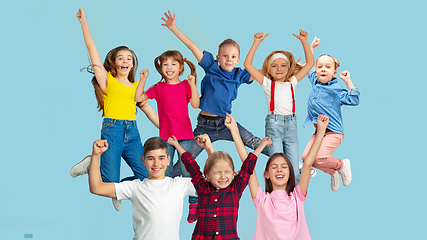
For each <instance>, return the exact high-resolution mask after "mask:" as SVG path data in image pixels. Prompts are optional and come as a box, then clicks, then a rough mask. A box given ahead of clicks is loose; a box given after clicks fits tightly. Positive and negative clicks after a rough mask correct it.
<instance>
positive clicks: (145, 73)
mask: <svg viewBox="0 0 427 240" xmlns="http://www.w3.org/2000/svg"><path fill="white" fill-rule="evenodd" d="M148 75H149V73H148V69H142V70H141V71H139V76H140V77H141V79H140V80H144V81H145V80H147V78H148Z"/></svg>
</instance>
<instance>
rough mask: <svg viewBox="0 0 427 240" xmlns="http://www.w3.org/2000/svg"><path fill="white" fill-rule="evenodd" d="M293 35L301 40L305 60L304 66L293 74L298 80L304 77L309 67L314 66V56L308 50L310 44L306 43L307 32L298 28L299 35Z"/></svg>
mask: <svg viewBox="0 0 427 240" xmlns="http://www.w3.org/2000/svg"><path fill="white" fill-rule="evenodd" d="M293 35H294V36H295V37H296V38H298V39H299V40H300V41H301V44H302V47H303V49H304V54H305V61H306V62H305V66H304V67H303V68H302V69H301V70H300V71H299V72H298V73H297V74H295V77H296V78H297V81H298V82H299V81H301V79H303V78H304V77H305V75H307V73H308V72H309V71H310V69H311V68H312V67H313V66H314V57H313V53H312V52H311V50H310V46H309V45H308V41H307V36H308V34H307V32H305V31H303V30H301V29H300V30H299V35H295V34H293Z"/></svg>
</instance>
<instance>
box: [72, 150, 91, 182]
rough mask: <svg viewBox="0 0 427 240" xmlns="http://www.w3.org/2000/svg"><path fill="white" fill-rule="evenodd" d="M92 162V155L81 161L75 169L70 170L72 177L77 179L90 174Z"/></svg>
mask: <svg viewBox="0 0 427 240" xmlns="http://www.w3.org/2000/svg"><path fill="white" fill-rule="evenodd" d="M91 160H92V157H91V156H90V155H88V156H86V157H85V158H83V160H81V161H80V162H79V163H77V164H76V165H74V167H72V168H71V170H70V175H71V177H73V178H75V177H78V176H80V175H83V174H86V173H87V172H88V166H89V165H90V161H91Z"/></svg>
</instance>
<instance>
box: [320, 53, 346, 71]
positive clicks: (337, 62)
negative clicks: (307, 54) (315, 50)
mask: <svg viewBox="0 0 427 240" xmlns="http://www.w3.org/2000/svg"><path fill="white" fill-rule="evenodd" d="M323 56H328V57H330V58H332V59H333V60H334V63H335V70H336V69H337V68H338V67H339V66H340V61H338V60H337V59H335V58H334V57H332V56H331V55H329V54H322V55H320V56H319V57H318V58H317V59H319V58H320V57H323ZM317 59H316V63H317Z"/></svg>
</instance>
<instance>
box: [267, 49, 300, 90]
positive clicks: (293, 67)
mask: <svg viewBox="0 0 427 240" xmlns="http://www.w3.org/2000/svg"><path fill="white" fill-rule="evenodd" d="M276 53H282V54H284V55H285V56H286V57H287V58H288V59H289V69H288V73H287V74H286V78H285V82H288V81H289V78H290V77H292V76H293V75H295V74H297V73H298V72H299V71H301V69H302V66H300V65H299V64H296V62H295V58H294V55H293V54H292V53H290V52H287V51H281V50H278V51H273V52H271V53H270V54H269V55H268V56H267V57H266V58H265V60H264V64H263V65H262V74H263V75H264V76H265V77H267V78H268V79H270V80H272V81H274V80H273V77H272V76H271V74H270V65H269V64H268V60H269V59H270V57H271V56H273V55H274V54H276Z"/></svg>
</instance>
